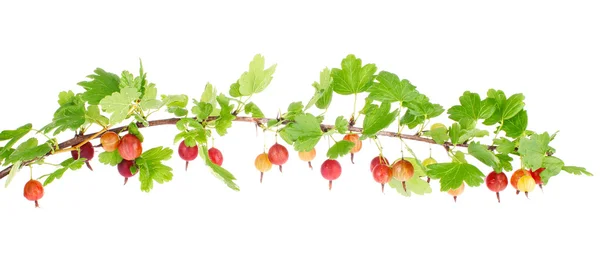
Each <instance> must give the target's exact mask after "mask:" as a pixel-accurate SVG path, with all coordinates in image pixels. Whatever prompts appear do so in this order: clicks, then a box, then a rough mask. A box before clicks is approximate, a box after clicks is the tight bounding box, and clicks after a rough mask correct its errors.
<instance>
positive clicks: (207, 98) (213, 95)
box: [192, 82, 242, 116]
mask: <svg viewBox="0 0 600 263" xmlns="http://www.w3.org/2000/svg"><path fill="white" fill-rule="evenodd" d="M234 85H237V87H238V89H237V91H238V95H237V96H233V95H232V97H240V96H242V95H239V87H240V84H237V83H234ZM231 86H232V87H233V85H231ZM229 93H230V95H231V90H230V91H229ZM200 101H201V102H204V103H208V104H210V105H211V106H212V108H211V112H209V115H208V116H218V115H219V113H220V109H219V107H217V89H216V88H215V87H213V85H212V84H210V82H208V83H206V86H205V87H204V92H202V97H201V98H200ZM193 110H194V109H192V111H193Z"/></svg>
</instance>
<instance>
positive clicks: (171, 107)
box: [161, 94, 188, 117]
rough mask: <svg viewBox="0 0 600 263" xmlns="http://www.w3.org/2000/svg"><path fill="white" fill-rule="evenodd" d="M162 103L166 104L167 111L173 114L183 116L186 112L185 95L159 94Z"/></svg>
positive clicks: (186, 97)
mask: <svg viewBox="0 0 600 263" xmlns="http://www.w3.org/2000/svg"><path fill="white" fill-rule="evenodd" d="M161 99H162V101H163V104H164V105H166V106H167V112H169V113H173V114H175V116H177V117H184V116H186V115H187V114H188V110H187V109H186V107H187V104H188V96H187V95H183V94H182V95H161Z"/></svg>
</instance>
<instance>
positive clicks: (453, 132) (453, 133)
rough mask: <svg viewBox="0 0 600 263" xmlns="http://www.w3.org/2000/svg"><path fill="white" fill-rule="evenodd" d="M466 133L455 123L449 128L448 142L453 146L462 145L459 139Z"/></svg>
mask: <svg viewBox="0 0 600 263" xmlns="http://www.w3.org/2000/svg"><path fill="white" fill-rule="evenodd" d="M466 133H467V131H466V130H463V129H462V128H461V126H460V124H459V123H457V122H455V123H453V124H452V126H450V128H449V129H448V135H450V142H452V144H454V145H456V144H459V143H462V141H460V139H461V137H462V136H463V135H465V134H466Z"/></svg>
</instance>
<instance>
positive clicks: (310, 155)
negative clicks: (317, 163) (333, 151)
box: [298, 148, 317, 170]
mask: <svg viewBox="0 0 600 263" xmlns="http://www.w3.org/2000/svg"><path fill="white" fill-rule="evenodd" d="M316 156H317V150H315V148H312V150H310V151H308V152H298V157H300V160H302V161H305V162H308V167H309V168H310V169H311V170H312V168H313V167H312V163H311V161H312V160H314V159H315V157H316Z"/></svg>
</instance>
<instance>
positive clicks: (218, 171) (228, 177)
mask: <svg viewBox="0 0 600 263" xmlns="http://www.w3.org/2000/svg"><path fill="white" fill-rule="evenodd" d="M198 153H199V155H200V157H201V158H202V159H203V160H204V163H205V164H206V166H208V168H209V169H210V170H211V173H212V174H213V175H214V176H215V177H216V178H218V179H219V180H221V181H222V182H224V183H225V184H226V185H227V186H228V187H229V188H231V189H232V190H235V191H239V190H240V188H239V187H238V186H237V184H235V182H234V181H235V180H237V179H236V178H235V177H234V176H233V174H231V173H230V172H229V171H227V170H226V169H225V168H223V167H221V166H218V165H216V164H214V163H213V162H212V161H211V160H210V159H209V158H208V147H206V145H202V148H201V149H200V151H199V152H198Z"/></svg>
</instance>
